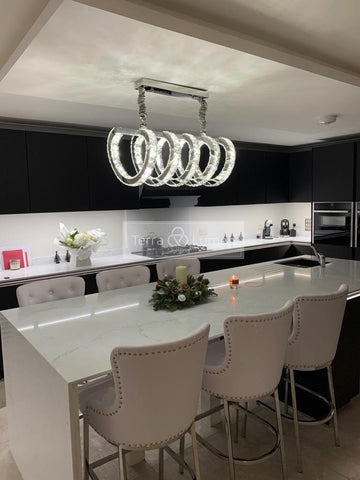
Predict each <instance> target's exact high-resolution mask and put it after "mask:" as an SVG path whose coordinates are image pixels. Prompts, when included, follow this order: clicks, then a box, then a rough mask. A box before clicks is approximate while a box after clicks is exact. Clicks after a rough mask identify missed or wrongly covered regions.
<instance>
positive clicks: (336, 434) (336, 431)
mask: <svg viewBox="0 0 360 480" xmlns="http://www.w3.org/2000/svg"><path fill="white" fill-rule="evenodd" d="M327 375H328V382H329V392H330V399H331V403H332V404H333V407H334V415H333V419H332V422H333V429H334V438H335V445H336V446H337V447H340V440H339V427H338V421H337V413H336V401H335V392H334V381H333V375H332V370H331V365H329V366H328V367H327Z"/></svg>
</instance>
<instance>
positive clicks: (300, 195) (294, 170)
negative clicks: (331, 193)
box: [289, 150, 313, 202]
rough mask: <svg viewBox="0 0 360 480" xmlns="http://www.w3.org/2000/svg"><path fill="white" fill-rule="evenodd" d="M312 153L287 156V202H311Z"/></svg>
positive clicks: (309, 151)
mask: <svg viewBox="0 0 360 480" xmlns="http://www.w3.org/2000/svg"><path fill="white" fill-rule="evenodd" d="M312 183H313V182H312V151H311V150H307V151H304V152H294V153H290V155H289V202H312V190H313V186H312Z"/></svg>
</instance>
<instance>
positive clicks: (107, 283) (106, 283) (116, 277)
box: [96, 265, 150, 292]
mask: <svg viewBox="0 0 360 480" xmlns="http://www.w3.org/2000/svg"><path fill="white" fill-rule="evenodd" d="M149 281H150V270H149V268H148V267H145V266H141V265H138V266H134V267H124V268H115V269H113V270H104V271H103V272H99V273H98V274H97V275H96V285H97V287H98V290H99V292H105V291H107V290H116V289H118V288H124V287H132V286H133V285H143V284H144V283H149Z"/></svg>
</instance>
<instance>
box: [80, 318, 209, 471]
mask: <svg viewBox="0 0 360 480" xmlns="http://www.w3.org/2000/svg"><path fill="white" fill-rule="evenodd" d="M208 335H209V325H208V324H205V325H203V326H202V327H201V328H199V329H198V330H197V331H195V332H194V333H193V334H192V335H190V336H188V337H186V338H183V339H181V340H178V341H175V342H169V343H161V344H158V345H147V346H142V347H133V346H131V347H125V346H124V347H117V348H115V349H114V350H113V351H112V352H111V356H110V359H111V368H112V377H111V378H110V379H109V378H106V379H105V380H103V381H100V382H95V384H94V385H91V382H89V383H88V384H87V385H85V386H83V387H80V394H79V400H80V409H81V411H82V412H83V414H84V463H85V465H84V472H85V473H84V479H88V478H89V477H88V475H89V474H90V476H91V478H97V477H96V476H95V475H94V468H96V467H98V466H100V465H103V464H104V463H106V462H107V461H110V460H112V459H114V458H118V462H119V471H120V477H119V478H120V480H126V469H125V461H124V454H125V453H126V452H128V451H132V450H153V449H159V478H162V476H163V470H164V468H163V453H164V450H165V451H166V452H167V453H169V454H170V455H171V456H172V457H173V458H174V459H175V460H177V461H178V462H179V463H180V464H181V465H182V466H183V467H185V468H187V469H188V470H189V471H191V469H190V467H189V466H188V465H187V464H186V463H185V462H184V461H183V460H182V459H181V458H180V457H179V456H178V455H177V454H176V453H175V452H174V451H173V450H172V449H171V448H170V447H169V446H168V444H169V443H172V442H174V441H175V440H177V439H178V438H180V437H182V436H184V434H185V433H186V432H188V431H190V432H191V436H192V442H193V454H194V463H195V472H196V479H197V480H200V469H199V460H198V454H197V446H196V434H195V426H194V418H195V415H196V411H197V406H198V399H199V394H200V389H201V378H202V372H203V367H204V361H205V355H206V347H207V343H208ZM89 425H90V426H91V427H93V429H94V430H95V431H96V432H97V433H98V434H99V435H101V436H102V437H103V438H105V439H106V440H107V441H108V442H109V443H111V444H112V445H114V446H116V447H117V452H116V453H114V454H112V455H109V456H107V457H105V458H103V459H101V460H98V461H96V462H93V463H91V464H90V462H89ZM193 478H194V475H193Z"/></svg>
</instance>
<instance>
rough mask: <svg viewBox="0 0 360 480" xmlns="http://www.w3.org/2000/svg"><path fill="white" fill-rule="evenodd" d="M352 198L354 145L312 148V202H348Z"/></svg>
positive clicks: (350, 143) (343, 144)
mask: <svg viewBox="0 0 360 480" xmlns="http://www.w3.org/2000/svg"><path fill="white" fill-rule="evenodd" d="M353 198H354V143H352V142H349V143H340V144H338V145H330V146H328V147H319V148H314V149H313V200H314V202H345V201H349V202H350V201H353Z"/></svg>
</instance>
